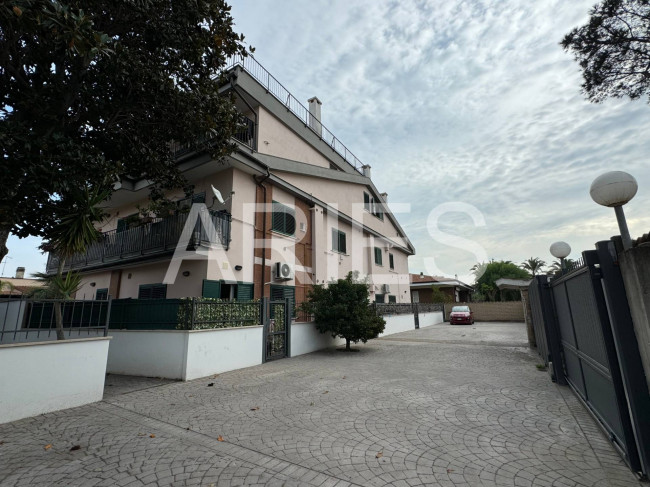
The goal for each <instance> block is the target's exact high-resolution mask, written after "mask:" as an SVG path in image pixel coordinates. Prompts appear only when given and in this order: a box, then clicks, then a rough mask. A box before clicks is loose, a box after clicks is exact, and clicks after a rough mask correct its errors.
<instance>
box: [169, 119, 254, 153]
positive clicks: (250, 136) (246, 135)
mask: <svg viewBox="0 0 650 487" xmlns="http://www.w3.org/2000/svg"><path fill="white" fill-rule="evenodd" d="M240 124H241V125H242V128H241V129H240V130H238V131H237V132H235V133H234V134H233V136H232V137H233V139H235V140H238V141H239V142H241V143H242V144H244V145H246V146H248V147H250V148H251V149H256V146H255V122H253V121H252V120H251V119H250V118H248V117H244V116H243V115H242V117H241V120H240ZM212 140H213V137H211V136H210V135H206V136H204V137H201V138H200V139H198V140H197V141H196V142H195V143H193V144H180V143H178V142H171V143H170V147H171V150H172V153H173V154H174V156H175V157H180V156H182V155H184V154H187V153H189V152H191V151H192V147H193V146H196V145H197V144H208V145H209V144H210V142H211V141H212Z"/></svg>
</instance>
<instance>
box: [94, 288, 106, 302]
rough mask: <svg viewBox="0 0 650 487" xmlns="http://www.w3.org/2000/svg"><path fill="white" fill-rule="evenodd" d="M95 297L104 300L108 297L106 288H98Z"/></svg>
mask: <svg viewBox="0 0 650 487" xmlns="http://www.w3.org/2000/svg"><path fill="white" fill-rule="evenodd" d="M95 299H96V300H98V301H106V300H107V299H108V289H98V290H97V292H96V293H95Z"/></svg>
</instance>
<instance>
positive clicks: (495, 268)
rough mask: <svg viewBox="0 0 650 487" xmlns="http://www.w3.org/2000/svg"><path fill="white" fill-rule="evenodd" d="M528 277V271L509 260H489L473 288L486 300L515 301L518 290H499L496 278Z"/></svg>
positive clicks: (517, 296)
mask: <svg viewBox="0 0 650 487" xmlns="http://www.w3.org/2000/svg"><path fill="white" fill-rule="evenodd" d="M501 278H506V279H529V278H530V276H529V275H528V272H526V271H525V270H523V269H521V268H520V267H517V265H516V264H513V263H512V262H510V261H503V260H500V261H495V260H491V261H490V262H489V263H488V264H487V265H485V269H484V272H483V274H482V275H481V276H480V277H479V278H478V279H477V280H476V284H475V286H474V287H475V288H476V289H478V290H479V292H480V293H481V294H482V295H483V296H484V297H485V298H486V300H487V301H517V300H518V299H520V296H519V291H513V290H508V289H504V290H500V289H498V288H497V285H496V281H497V279H501Z"/></svg>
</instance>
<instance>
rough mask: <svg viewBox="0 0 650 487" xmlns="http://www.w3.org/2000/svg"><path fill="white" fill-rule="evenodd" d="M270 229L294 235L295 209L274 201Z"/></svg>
mask: <svg viewBox="0 0 650 487" xmlns="http://www.w3.org/2000/svg"><path fill="white" fill-rule="evenodd" d="M271 230H273V231H274V232H280V233H284V234H285V235H291V236H293V235H295V233H296V211H295V210H294V209H293V208H289V207H288V206H286V205H283V204H282V203H278V202H277V201H274V202H273V213H272V222H271Z"/></svg>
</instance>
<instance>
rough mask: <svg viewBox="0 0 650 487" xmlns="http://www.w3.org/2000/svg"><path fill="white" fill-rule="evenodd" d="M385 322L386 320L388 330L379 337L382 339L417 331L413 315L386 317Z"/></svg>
mask: <svg viewBox="0 0 650 487" xmlns="http://www.w3.org/2000/svg"><path fill="white" fill-rule="evenodd" d="M384 320H386V328H384V333H381V334H380V335H379V336H380V337H383V336H386V335H392V334H393V333H402V332H403V331H411V330H415V319H414V316H413V315H412V314H409V315H394V316H384Z"/></svg>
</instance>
